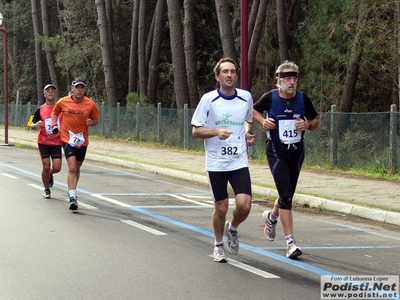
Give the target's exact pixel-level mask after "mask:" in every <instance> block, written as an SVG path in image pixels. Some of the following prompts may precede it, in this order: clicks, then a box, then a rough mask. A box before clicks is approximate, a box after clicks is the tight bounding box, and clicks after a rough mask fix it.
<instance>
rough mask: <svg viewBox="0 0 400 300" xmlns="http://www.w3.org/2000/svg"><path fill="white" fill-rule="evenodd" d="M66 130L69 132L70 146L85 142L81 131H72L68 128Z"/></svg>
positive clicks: (77, 145)
mask: <svg viewBox="0 0 400 300" xmlns="http://www.w3.org/2000/svg"><path fill="white" fill-rule="evenodd" d="M68 132H69V141H68V144H70V145H71V146H72V147H80V146H82V145H83V144H84V143H85V138H84V137H83V132H79V133H73V132H72V131H71V130H68Z"/></svg>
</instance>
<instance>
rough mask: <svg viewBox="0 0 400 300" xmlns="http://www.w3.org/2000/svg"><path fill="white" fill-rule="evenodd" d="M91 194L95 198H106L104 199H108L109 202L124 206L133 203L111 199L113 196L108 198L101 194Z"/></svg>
mask: <svg viewBox="0 0 400 300" xmlns="http://www.w3.org/2000/svg"><path fill="white" fill-rule="evenodd" d="M91 196H93V197H95V198H98V199H101V200H104V201H107V202H110V203H114V204H116V205H119V206H122V207H131V205H129V204H126V203H124V202H121V201H118V200H114V199H111V198H108V197H104V196H102V195H100V194H91Z"/></svg>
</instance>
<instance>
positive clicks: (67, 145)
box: [51, 78, 99, 210]
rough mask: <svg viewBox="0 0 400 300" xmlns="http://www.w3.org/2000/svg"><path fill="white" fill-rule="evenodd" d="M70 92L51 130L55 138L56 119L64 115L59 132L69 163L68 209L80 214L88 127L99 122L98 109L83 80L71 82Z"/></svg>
mask: <svg viewBox="0 0 400 300" xmlns="http://www.w3.org/2000/svg"><path fill="white" fill-rule="evenodd" d="M71 91H72V93H71V95H69V96H66V97H63V98H61V99H60V100H59V101H58V102H57V103H56V105H55V107H54V110H53V116H52V118H51V127H52V131H53V133H54V134H57V133H58V132H59V126H58V124H57V118H58V116H59V115H60V114H61V113H62V123H61V128H60V130H61V140H62V146H63V149H64V155H65V158H66V159H67V163H68V178H67V183H68V196H69V209H70V210H77V209H78V200H77V196H76V188H77V186H78V181H79V176H80V169H81V166H82V164H83V161H84V160H85V156H86V150H87V146H88V145H89V126H94V125H96V124H97V123H98V122H99V109H98V108H97V105H96V103H95V102H94V101H93V100H92V99H90V98H88V97H86V96H85V92H86V82H85V81H84V80H83V79H82V78H77V79H75V80H74V81H72V85H71Z"/></svg>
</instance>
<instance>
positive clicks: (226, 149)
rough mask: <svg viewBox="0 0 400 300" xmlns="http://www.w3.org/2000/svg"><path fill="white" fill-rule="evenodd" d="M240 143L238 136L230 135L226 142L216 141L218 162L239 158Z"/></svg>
mask: <svg viewBox="0 0 400 300" xmlns="http://www.w3.org/2000/svg"><path fill="white" fill-rule="evenodd" d="M241 145H242V142H241V140H240V137H239V136H238V135H231V136H230V137H229V138H228V139H226V140H220V139H218V153H217V155H218V157H217V159H218V160H220V161H227V162H228V161H232V160H234V159H237V158H239V155H240V153H241Z"/></svg>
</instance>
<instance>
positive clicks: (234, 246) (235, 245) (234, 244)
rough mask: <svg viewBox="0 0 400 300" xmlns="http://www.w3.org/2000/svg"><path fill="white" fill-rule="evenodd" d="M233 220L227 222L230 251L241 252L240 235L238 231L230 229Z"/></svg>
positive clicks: (226, 231)
mask: <svg viewBox="0 0 400 300" xmlns="http://www.w3.org/2000/svg"><path fill="white" fill-rule="evenodd" d="M230 225H231V222H229V221H226V222H225V235H226V238H227V239H228V251H229V252H230V253H233V254H237V253H238V252H239V237H238V233H237V231H236V232H231V231H229V227H230Z"/></svg>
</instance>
